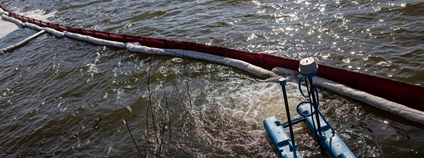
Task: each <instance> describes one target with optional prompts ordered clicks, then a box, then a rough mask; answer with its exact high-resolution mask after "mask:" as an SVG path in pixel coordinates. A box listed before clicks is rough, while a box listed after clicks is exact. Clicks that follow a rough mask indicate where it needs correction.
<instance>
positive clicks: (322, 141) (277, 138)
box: [263, 58, 356, 158]
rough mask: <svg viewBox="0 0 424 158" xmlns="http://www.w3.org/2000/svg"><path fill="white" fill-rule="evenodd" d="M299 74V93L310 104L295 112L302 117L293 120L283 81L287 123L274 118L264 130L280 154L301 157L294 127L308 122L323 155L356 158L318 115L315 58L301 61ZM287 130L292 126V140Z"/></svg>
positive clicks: (283, 81) (267, 119)
mask: <svg viewBox="0 0 424 158" xmlns="http://www.w3.org/2000/svg"><path fill="white" fill-rule="evenodd" d="M299 72H300V74H302V76H303V77H301V78H300V79H299V82H298V86H299V91H300V93H301V94H302V96H304V97H305V98H308V101H304V102H300V103H299V104H298V105H297V107H296V110H297V112H298V114H299V115H300V117H299V118H295V119H294V121H292V119H291V116H290V110H289V105H288V100H287V93H286V89H285V85H286V79H284V78H282V79H280V80H279V81H280V85H281V86H282V89H283V95H284V103H285V109H286V114H287V122H285V123H282V124H281V123H280V121H279V120H278V119H277V118H276V117H275V116H271V117H268V118H266V119H265V120H264V121H263V122H264V126H265V130H266V132H267V134H268V136H269V137H270V139H271V141H272V143H273V146H274V148H275V149H276V150H277V152H278V155H279V156H280V157H283V158H289V157H295V158H298V157H301V155H300V154H299V151H298V150H297V148H296V144H295V141H294V133H293V127H292V126H293V125H294V124H297V123H300V122H305V124H306V126H307V127H308V129H309V130H310V131H311V133H312V134H313V135H314V136H315V137H316V138H317V139H316V140H317V141H318V143H319V145H320V148H321V149H322V154H324V153H323V152H324V151H325V152H326V153H327V154H328V156H329V157H331V158H340V157H343V158H355V157H356V156H355V155H354V154H353V153H352V151H351V150H350V149H349V148H348V147H347V146H346V144H345V143H344V142H343V140H342V139H341V138H340V137H339V136H338V135H337V133H336V132H335V130H334V129H333V128H332V127H331V126H330V124H329V123H328V122H327V121H326V120H325V118H324V116H323V115H322V114H321V112H319V109H318V106H319V96H318V89H317V88H316V86H315V85H314V82H313V79H312V78H313V77H314V75H315V74H316V73H317V72H318V64H317V63H316V62H315V60H314V59H313V58H305V59H302V60H300V62H299ZM302 81H305V84H306V89H307V95H306V94H305V93H304V92H303V90H302V87H301V86H302ZM285 127H289V131H290V137H289V136H288V134H287V132H286V130H285Z"/></svg>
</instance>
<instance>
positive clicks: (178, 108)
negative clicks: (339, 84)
mask: <svg viewBox="0 0 424 158" xmlns="http://www.w3.org/2000/svg"><path fill="white" fill-rule="evenodd" d="M0 3H1V4H2V5H4V6H5V7H7V8H9V9H10V10H11V11H14V12H17V13H22V14H24V13H28V12H33V11H37V12H38V13H41V14H51V15H52V16H51V17H49V18H48V20H49V21H51V22H54V23H60V24H63V25H67V26H71V27H80V28H85V29H93V30H100V31H108V32H114V33H122V34H129V35H136V36H147V37H153V38H164V39H173V40H182V41H189V42H196V43H201V44H208V45H214V46H222V47H227V48H231V49H237V50H243V51H249V52H263V53H268V54H272V55H277V56H281V57H286V58H290V59H297V60H299V59H302V58H305V57H310V56H312V57H315V58H317V59H318V60H319V63H321V64H324V65H328V66H333V67H337V68H342V69H346V70H351V71H357V72H361V73H365V74H369V75H373V76H378V77H382V78H388V79H392V80H397V81H401V82H407V83H411V84H424V74H423V68H424V66H423V65H424V50H423V48H424V47H423V46H424V2H422V1H418V0H416V1H414V0H386V1H383V0H381V1H380V0H356V1H348V0H321V1H303V0H294V1H292V0H226V1H224V0H215V1H212V0H197V1H193V0H191V1H187V0H184V1H175V0H157V1H156V0H155V1H153V0H143V1H124V0H91V1H81V0H79V1H75V0H61V1H41V0H31V1H15V0H3V1H1V2H0ZM29 16H31V15H29ZM11 25H12V24H11ZM1 31H2V30H1V29H0V32H1ZM36 32H37V31H35V30H31V29H29V28H20V29H17V30H15V31H13V32H11V33H9V34H7V35H5V36H4V37H2V38H1V39H0V48H4V47H7V46H9V45H11V44H15V43H17V42H19V41H20V40H22V39H24V38H26V37H28V36H30V35H32V34H34V33H36ZM287 88H288V92H289V96H288V97H289V102H290V106H291V113H292V114H293V116H295V114H296V110H295V107H296V105H297V104H298V103H299V102H301V101H302V100H304V98H302V97H301V95H300V93H299V91H298V90H297V87H296V84H295V83H289V84H288V86H287ZM393 93H396V92H393ZM283 103H284V101H283V97H282V92H281V87H280V86H279V85H278V83H275V82H267V81H264V80H263V79H260V78H257V77H255V76H253V75H250V74H248V73H246V72H244V71H241V70H238V69H235V68H231V67H227V66H223V65H219V64H214V63H208V62H205V61H199V60H193V59H184V58H179V57H172V56H148V55H145V54H139V53H131V52H129V51H128V50H124V49H118V48H111V47H104V46H99V45H93V44H90V43H87V42H82V41H77V40H73V39H69V38H57V37H54V36H52V35H50V34H44V35H42V36H40V37H38V38H37V39H35V40H32V41H30V42H29V43H27V44H25V45H24V46H22V47H19V48H17V49H15V50H13V51H9V52H5V54H2V55H0V156H1V157H27V156H28V157H138V156H139V155H140V153H141V155H143V156H148V157H276V153H275V151H274V149H273V147H272V146H271V142H270V141H269V139H268V136H267V135H266V133H265V130H264V127H263V125H262V120H263V119H264V118H266V117H269V116H274V115H275V116H277V117H278V118H279V119H280V120H282V121H284V120H285V113H284V108H283ZM320 103H321V107H320V110H321V111H322V113H323V114H324V116H325V117H326V118H327V119H328V121H329V122H330V124H331V125H332V126H333V128H335V129H336V130H337V131H353V132H356V133H358V134H360V135H362V136H364V138H365V139H366V154H365V157H423V156H424V151H423V149H424V143H423V142H424V136H423V133H424V127H423V126H421V125H418V124H414V123H410V122H408V121H407V120H404V119H401V118H399V117H397V116H394V115H391V114H387V113H385V112H382V111H380V110H378V109H375V108H372V107H370V106H368V105H366V104H363V103H360V102H357V101H354V100H351V99H349V98H345V97H343V96H339V95H337V94H335V93H332V92H331V91H327V90H325V89H320ZM294 130H295V133H296V135H295V139H296V142H297V144H298V148H299V150H300V151H301V154H302V155H303V156H304V157H321V156H322V155H321V151H320V148H319V146H318V145H317V143H316V142H315V141H314V139H313V138H312V136H311V134H310V132H309V131H308V130H307V128H306V126H305V125H303V124H299V125H296V126H295V129H294ZM132 137H133V138H134V140H133V139H132ZM341 137H342V139H343V140H345V142H346V143H347V145H348V146H349V147H350V148H351V149H352V151H353V152H354V154H355V155H357V156H358V157H360V156H361V153H362V151H363V145H364V143H363V142H362V140H361V139H360V138H358V137H356V136H355V135H352V134H341ZM135 144H137V145H135Z"/></svg>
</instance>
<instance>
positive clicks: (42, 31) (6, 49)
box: [0, 30, 46, 54]
mask: <svg viewBox="0 0 424 158" xmlns="http://www.w3.org/2000/svg"><path fill="white" fill-rule="evenodd" d="M44 32H46V31H44V30H41V31H39V32H37V33H36V34H34V35H32V36H29V37H28V38H26V39H24V40H22V41H21V42H19V43H16V44H14V45H11V46H9V47H6V48H3V49H1V50H0V52H1V53H2V54H3V53H4V52H6V51H9V50H12V49H15V48H16V47H19V46H21V45H23V44H25V43H26V42H28V41H30V40H32V39H34V38H36V37H38V36H39V35H41V34H43V33H44Z"/></svg>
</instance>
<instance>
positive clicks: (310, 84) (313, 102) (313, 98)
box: [309, 77, 322, 139]
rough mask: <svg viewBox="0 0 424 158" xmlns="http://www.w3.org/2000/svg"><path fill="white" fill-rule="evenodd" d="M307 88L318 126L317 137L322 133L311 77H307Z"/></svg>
mask: <svg viewBox="0 0 424 158" xmlns="http://www.w3.org/2000/svg"><path fill="white" fill-rule="evenodd" d="M309 86H310V88H309V90H310V91H311V92H310V93H311V94H312V102H311V103H312V104H313V106H314V109H315V117H316V118H315V119H316V120H317V126H318V134H319V136H322V132H321V123H320V120H319V112H318V111H317V110H318V104H317V100H316V99H315V97H318V96H315V88H314V83H313V81H312V77H309ZM320 139H321V137H320Z"/></svg>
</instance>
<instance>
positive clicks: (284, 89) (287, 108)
mask: <svg viewBox="0 0 424 158" xmlns="http://www.w3.org/2000/svg"><path fill="white" fill-rule="evenodd" d="M278 81H279V82H280V85H281V87H282V89H283V95H284V103H285V105H286V114H287V121H288V123H289V130H290V138H291V141H292V145H293V151H295V150H296V144H295V143H294V134H293V127H292V122H291V117H290V110H289V102H288V100H287V92H286V79H285V78H280V79H279V80H278ZM294 153H296V152H294Z"/></svg>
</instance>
